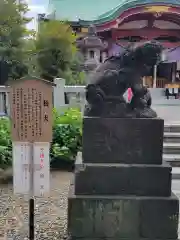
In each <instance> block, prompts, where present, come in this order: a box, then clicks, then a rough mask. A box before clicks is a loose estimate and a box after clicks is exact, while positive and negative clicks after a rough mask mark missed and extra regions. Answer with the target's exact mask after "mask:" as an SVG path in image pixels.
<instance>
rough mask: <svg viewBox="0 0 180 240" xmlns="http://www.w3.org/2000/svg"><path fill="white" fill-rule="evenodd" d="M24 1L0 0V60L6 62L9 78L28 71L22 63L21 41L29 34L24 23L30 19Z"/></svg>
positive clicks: (18, 76) (19, 75) (15, 77)
mask: <svg viewBox="0 0 180 240" xmlns="http://www.w3.org/2000/svg"><path fill="white" fill-rule="evenodd" d="M27 11H28V7H27V5H26V4H25V3H23V2H22V1H21V3H19V4H17V1H16V0H0V60H1V61H6V62H7V63H8V70H9V78H12V79H17V78H20V77H22V76H23V75H25V74H26V73H27V71H28V69H27V66H26V65H25V64H24V63H23V57H24V51H23V41H24V38H25V37H28V36H30V35H31V32H30V31H28V30H27V29H26V24H27V23H28V22H29V21H31V19H29V18H26V17H25V14H26V13H27Z"/></svg>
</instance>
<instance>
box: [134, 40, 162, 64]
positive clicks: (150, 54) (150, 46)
mask: <svg viewBox="0 0 180 240" xmlns="http://www.w3.org/2000/svg"><path fill="white" fill-rule="evenodd" d="M163 49H164V48H163V46H162V45H161V44H160V43H158V42H155V41H151V42H146V43H143V44H141V45H139V46H136V47H135V48H134V49H133V52H134V58H135V60H136V61H137V62H138V63H139V64H143V65H146V66H147V67H152V66H154V65H156V64H158V63H159V62H160V61H161V56H162V51H163Z"/></svg>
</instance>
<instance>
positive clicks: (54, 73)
mask: <svg viewBox="0 0 180 240" xmlns="http://www.w3.org/2000/svg"><path fill="white" fill-rule="evenodd" d="M75 40H76V37H75V35H74V34H73V33H72V29H71V28H70V26H69V25H68V24H66V23H64V22H60V21H56V20H51V21H48V22H44V23H41V25H40V28H39V31H38V35H37V38H36V43H35V45H36V52H37V63H38V65H39V69H40V74H41V76H42V77H43V78H45V79H47V80H50V81H53V79H54V77H62V76H61V74H62V72H65V71H66V70H67V69H68V68H69V66H70V65H71V60H72V58H73V55H74V54H75V52H76V47H75V45H74V43H75Z"/></svg>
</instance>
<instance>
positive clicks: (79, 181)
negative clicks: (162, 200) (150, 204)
mask: <svg viewBox="0 0 180 240" xmlns="http://www.w3.org/2000/svg"><path fill="white" fill-rule="evenodd" d="M78 169H79V170H78ZM75 194H77V195H79V194H80V195H87V194H88V195H107V194H110V195H136V196H170V195H171V167H170V166H169V164H163V165H145V164H141V165H140V164H136V165H134V164H131V165H128V164H90V163H89V164H82V165H81V164H78V165H76V174H75Z"/></svg>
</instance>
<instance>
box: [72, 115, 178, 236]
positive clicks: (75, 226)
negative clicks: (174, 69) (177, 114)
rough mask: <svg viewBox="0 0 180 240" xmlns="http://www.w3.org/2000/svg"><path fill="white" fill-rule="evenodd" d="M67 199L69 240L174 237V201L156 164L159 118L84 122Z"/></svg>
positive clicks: (164, 167)
mask: <svg viewBox="0 0 180 240" xmlns="http://www.w3.org/2000/svg"><path fill="white" fill-rule="evenodd" d="M83 128H84V129H83V152H82V159H81V160H79V159H78V162H77V163H76V170H75V175H74V179H73V181H72V184H71V186H70V191H69V198H68V231H69V235H70V236H71V238H72V239H74V240H76V239H77V240H78V239H79V240H101V239H102V240H103V239H105V240H135V239H137V240H144V239H146V240H150V239H151V240H160V239H162V240H168V239H171V240H172V239H173V240H175V239H177V237H178V236H177V229H178V215H179V202H178V198H177V197H176V196H175V195H174V194H173V193H171V167H170V166H169V165H168V164H162V148H163V129H164V122H163V120H161V119H123V118H88V117H85V118H84V124H83Z"/></svg>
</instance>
